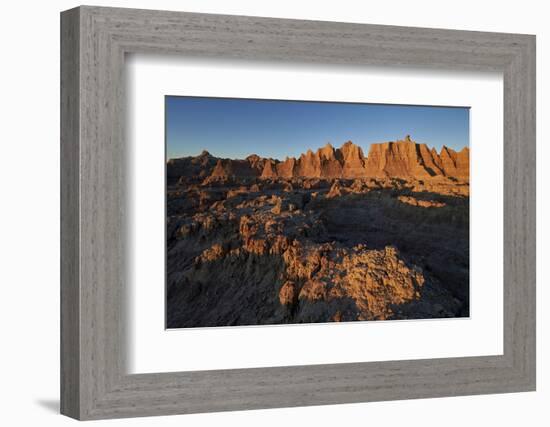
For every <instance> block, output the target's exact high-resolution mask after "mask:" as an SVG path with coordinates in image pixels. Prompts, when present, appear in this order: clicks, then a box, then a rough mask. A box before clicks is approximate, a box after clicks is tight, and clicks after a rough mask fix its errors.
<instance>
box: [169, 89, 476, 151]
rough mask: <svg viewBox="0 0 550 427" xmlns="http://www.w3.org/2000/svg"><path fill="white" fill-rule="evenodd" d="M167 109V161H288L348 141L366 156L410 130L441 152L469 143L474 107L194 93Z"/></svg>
mask: <svg viewBox="0 0 550 427" xmlns="http://www.w3.org/2000/svg"><path fill="white" fill-rule="evenodd" d="M165 107H166V108H165V120H166V122H165V125H166V156H167V159H176V158H181V157H189V156H198V155H200V153H201V152H202V151H204V150H206V151H208V152H209V153H210V154H211V155H212V156H214V157H218V158H229V159H244V158H246V157H247V156H249V155H252V154H256V155H258V156H260V157H264V158H272V159H275V160H280V161H282V160H284V159H285V158H286V157H295V158H298V157H299V156H300V154H302V153H306V152H307V150H308V149H310V150H312V151H313V152H315V151H317V149H319V148H321V147H323V146H325V145H326V144H327V143H330V144H331V145H332V146H333V147H334V148H340V147H341V146H342V145H343V144H344V143H346V142H348V141H351V142H353V143H354V144H355V145H357V146H359V147H361V149H362V150H363V153H364V155H365V156H367V155H368V151H369V148H370V146H371V145H372V144H380V143H385V142H396V141H399V140H404V138H405V137H406V135H410V136H411V140H412V141H414V142H416V143H418V144H426V145H427V146H428V147H429V148H430V149H431V148H435V149H436V150H437V152H438V153H440V152H441V149H442V148H443V146H446V147H448V148H451V149H453V150H455V151H457V152H458V151H460V150H462V149H463V148H465V147H468V148H469V145H470V144H469V126H470V124H469V107H442V106H417V105H390V104H362V103H361V104H358V103H344V102H316V101H289V100H258V99H240V98H204V97H187V96H183V97H182V96H166V97H165ZM367 141H368V142H367Z"/></svg>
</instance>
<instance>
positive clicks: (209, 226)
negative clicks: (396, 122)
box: [167, 138, 469, 328]
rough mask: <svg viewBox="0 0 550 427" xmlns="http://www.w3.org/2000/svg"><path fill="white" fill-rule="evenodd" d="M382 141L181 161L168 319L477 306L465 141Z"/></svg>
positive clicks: (171, 182) (205, 321)
mask: <svg viewBox="0 0 550 427" xmlns="http://www.w3.org/2000/svg"><path fill="white" fill-rule="evenodd" d="M373 146H375V147H374V148H373ZM373 146H371V150H370V151H369V155H368V156H367V157H364V156H363V153H362V151H361V149H360V148H359V147H357V146H356V145H354V144H352V143H346V144H344V145H343V146H342V147H341V148H339V149H334V148H333V147H331V146H330V147H327V146H326V147H323V148H322V149H319V150H318V151H317V152H316V153H313V152H308V153H307V154H305V155H303V156H301V157H300V158H299V159H294V160H293V161H292V160H291V159H292V158H290V159H287V160H285V161H283V162H280V161H277V160H273V159H264V158H260V157H258V156H255V155H252V156H249V157H248V158H247V159H244V160H231V159H218V158H216V157H214V156H212V155H210V154H209V153H207V152H203V153H202V154H201V155H199V156H197V157H186V158H182V159H175V160H170V161H169V162H168V165H167V176H168V193H167V212H168V218H167V326H168V327H169V328H177V327H205V326H230V325H256V324H278V323H311V322H330V321H353V320H382V319H418V318H439V317H459V316H468V315H469V183H468V174H469V172H468V164H469V161H468V158H467V156H468V155H469V153H468V152H467V149H465V150H462V151H461V152H459V153H456V152H454V151H452V150H450V149H443V150H442V152H441V154H439V153H437V152H435V150H429V149H427V147H425V146H423V145H421V144H416V143H414V142H412V141H411V140H410V139H408V138H406V139H405V140H403V141H399V142H392V143H384V144H373ZM309 153H311V154H309ZM445 153H448V157H447V154H445ZM428 154H429V156H428ZM289 164H290V165H291V166H292V167H290V166H288V165H289ZM289 171H290V172H289Z"/></svg>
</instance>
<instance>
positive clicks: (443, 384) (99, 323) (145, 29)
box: [61, 6, 535, 420]
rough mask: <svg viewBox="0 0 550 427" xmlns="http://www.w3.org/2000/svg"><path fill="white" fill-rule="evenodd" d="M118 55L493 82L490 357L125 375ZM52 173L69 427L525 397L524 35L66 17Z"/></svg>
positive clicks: (530, 260)
mask: <svg viewBox="0 0 550 427" xmlns="http://www.w3.org/2000/svg"><path fill="white" fill-rule="evenodd" d="M127 53H163V54H164V53H168V54H178V55H184V56H191V57H219V58H243V59H261V60H285V61H295V62H301V63H330V64H341V65H349V66H355V65H364V64H368V65H390V66H395V67H400V66H417V67H433V68H438V69H441V68H443V69H450V70H491V71H499V72H502V73H503V78H504V230H503V232H504V266H503V268H504V307H503V314H504V319H503V324H504V337H503V346H504V353H503V355H499V356H481V357H459V358H443V359H426V360H407V361H386V362H366V363H343V364H331V365H311V366H290V367H270V368H254V369H234V370H219V371H194V372H179V373H155V374H132V375H129V374H127V373H126V370H125V366H126V355H125V342H126V338H125V337H126V325H125V322H124V320H125V315H124V313H125V302H124V298H125V277H126V269H127V263H126V259H125V253H126V247H125V245H126V243H125V242H126V239H125V233H126V227H125V222H124V221H125V209H126V207H125V203H124V200H125V185H126V184H125V183H126V181H125V180H126V174H125V166H126V165H125V162H126V160H125V139H124V135H125V129H124V117H125V116H124V98H125V94H124V91H125V85H124V58H125V54H127ZM61 166H62V171H61V412H62V413H63V414H65V415H68V416H70V417H74V418H77V419H81V420H84V419H101V418H116V417H135V416H150V415H167V414H183V413H196V412H213V411H229V410H243V409H258V408H275V407H291V406H305V405H325V404H337V403H349V402H365V401H380V400H393V399H411V398H426V397H437V396H459V395H469V394H484V393H504V392H519V391H530V390H535V37H534V36H532V35H520V34H501V33H485V32H470V31H453V30H441V29H424V28H408V27H393V26H380V25H362V24H361V25H360V24H347V23H336V22H316V21H302V20H286V19H270V18H257V17H244V16H224V15H210V14H197V13H182V12H165V11H149V10H133V9H117V8H104V7H88V6H83V7H78V8H76V9H71V10H68V11H65V12H63V13H62V14H61ZM159 280H160V281H162V278H159Z"/></svg>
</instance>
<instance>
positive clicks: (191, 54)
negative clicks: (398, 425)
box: [61, 6, 536, 420]
mask: <svg viewBox="0 0 550 427" xmlns="http://www.w3.org/2000/svg"><path fill="white" fill-rule="evenodd" d="M61 88H62V93H61V166H62V174H61V188H62V194H61V201H62V205H61V232H62V236H61V243H62V244H61V247H62V254H61V255H62V257H61V262H62V263H61V411H62V413H63V414H65V415H68V416H70V417H73V418H76V419H82V420H84V419H102V418H117V417H137V416H151V415H167V414H184V413H196V412H214V411H228V410H243V409H259V408H274V407H290V406H305V405H322V404H337V403H349V402H365V401H380V400H394V399H412V398H425V397H438V396H459V395H468V394H484V393H505V392H519V391H531V390H535V371H536V367H535V37H534V36H531V35H522V34H504V33H485V32H468V31H455V30H441V29H424V28H408V27H392V26H378V25H364V24H348V23H336V22H316V21H299V20H283V19H272V18H257V17H243V16H224V15H210V14H197V13H183V12H165V11H148V10H133V9H116V8H104V7H89V6H82V7H79V8H76V9H71V10H68V11H65V12H63V13H62V14H61Z"/></svg>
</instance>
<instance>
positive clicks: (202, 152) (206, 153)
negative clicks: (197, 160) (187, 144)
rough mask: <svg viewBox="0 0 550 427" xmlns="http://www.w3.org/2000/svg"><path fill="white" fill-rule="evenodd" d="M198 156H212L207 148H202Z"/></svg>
mask: <svg viewBox="0 0 550 427" xmlns="http://www.w3.org/2000/svg"><path fill="white" fill-rule="evenodd" d="M199 157H212V154H210V153H209V152H208V151H207V150H202V151H201V153H200V154H199Z"/></svg>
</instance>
